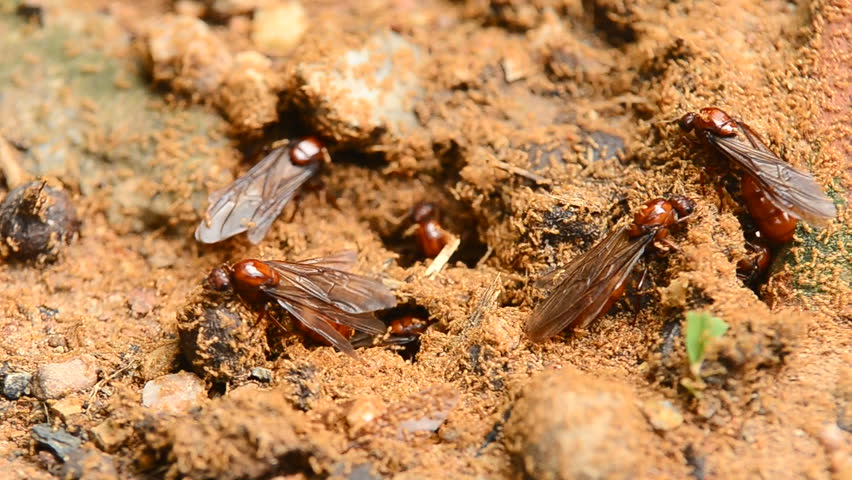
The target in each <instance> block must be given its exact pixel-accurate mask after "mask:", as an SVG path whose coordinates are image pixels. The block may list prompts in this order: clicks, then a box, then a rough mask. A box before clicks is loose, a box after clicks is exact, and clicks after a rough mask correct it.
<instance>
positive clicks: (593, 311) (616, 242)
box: [524, 228, 654, 342]
mask: <svg viewBox="0 0 852 480" xmlns="http://www.w3.org/2000/svg"><path fill="white" fill-rule="evenodd" d="M653 238H654V234H653V233H649V234H647V235H645V236H642V237H639V238H635V239H632V238H630V237H629V236H628V235H627V229H625V228H622V229H619V230H615V231H613V232H612V233H610V234H609V235H607V236H606V237H605V238H604V239H603V240H601V241H600V242H598V244H596V245H595V246H594V247H592V248H591V250H589V251H588V252H586V253H584V254H582V255H580V256H578V257H577V258H575V259H573V260H572V261H571V263H569V264H568V265H567V266H566V267H565V271H564V273H563V274H562V275H559V278H561V281H560V283H559V284H558V285H556V286H555V288H554V289H553V290H552V291H551V293H550V295H549V296H548V297H547V298H546V299H545V300H544V301H543V302H542V303H541V304H540V305H539V306H538V307H536V309H535V310H534V311H533V313H532V315H531V316H530V318H529V320H527V324H526V326H525V327H524V331H525V332H526V333H527V335H528V336H529V337H530V339H532V340H533V341H536V342H538V341H542V340H546V339H548V338H550V337H552V336H553V335H556V334H557V333H559V332H560V331H562V330H564V329H565V328H567V327H569V326H572V325H580V326H586V325H588V324H589V322H591V321H592V320H594V319H595V318H597V316H598V315H599V314H600V313H601V310H602V309H603V307H604V306H605V305H606V304H607V302H608V300H609V298H610V296H611V295H612V293H613V292H614V291H615V290H616V289H617V288H618V287H619V286H620V285H621V284H622V283H623V282H624V281H625V279H626V278H627V275H629V274H630V271H631V270H632V269H633V266H634V265H636V262H638V261H639V258H640V257H641V256H642V253H644V252H645V248H646V247H647V246H648V244H649V243H651V241H652V240H653Z"/></svg>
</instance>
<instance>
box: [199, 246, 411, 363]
mask: <svg viewBox="0 0 852 480" xmlns="http://www.w3.org/2000/svg"><path fill="white" fill-rule="evenodd" d="M354 261H355V253H354V252H342V253H339V254H336V255H332V256H328V257H321V258H312V259H308V260H302V261H298V262H284V261H265V260H255V259H248V260H242V261H240V262H237V263H236V264H234V265H233V266H231V267H228V266H221V267H218V268H216V269H214V270H213V271H212V272H210V275H209V276H208V277H207V281H206V285H207V286H208V288H212V289H214V290H217V291H225V290H228V289H232V290H233V291H234V292H235V293H236V294H237V295H239V297H240V298H241V299H242V300H243V301H244V302H245V303H246V304H247V305H249V306H250V307H252V308H254V309H255V310H258V311H260V312H261V317H262V316H263V314H264V313H265V312H266V309H267V308H268V307H269V304H270V303H276V304H278V305H279V306H280V307H282V308H283V309H284V310H286V311H287V312H288V313H289V314H290V315H291V316H292V317H293V319H294V320H295V321H296V322H297V323H299V324H300V325H299V328H300V329H304V331H306V332H310V333H311V337H312V338H315V339H320V340H321V341H323V342H324V343H327V344H330V345H333V346H334V347H336V348H337V349H339V350H341V351H343V352H344V353H346V354H348V355H350V356H353V357H355V349H354V348H353V347H352V345H351V344H350V343H349V340H348V338H349V337H350V336H351V335H352V333H353V332H354V330H358V331H361V332H364V333H368V334H371V335H382V334H383V333H384V332H385V330H386V327H385V324H384V323H382V322H381V321H380V320H378V319H377V318H375V317H374V316H373V313H372V312H375V311H377V310H384V309H387V308H392V307H394V306H396V297H394V295H393V293H392V292H391V291H390V290H389V289H388V288H387V287H385V286H384V284H382V282H380V281H378V280H373V279H369V278H367V277H363V276H360V275H356V274H354V273H350V272H349V269H350V268H351V266H352V264H353V263H354Z"/></svg>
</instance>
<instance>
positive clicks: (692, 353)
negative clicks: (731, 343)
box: [685, 311, 728, 377]
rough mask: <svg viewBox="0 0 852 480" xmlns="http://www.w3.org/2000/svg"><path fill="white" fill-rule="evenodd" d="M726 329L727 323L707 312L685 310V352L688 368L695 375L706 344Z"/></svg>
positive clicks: (699, 366)
mask: <svg viewBox="0 0 852 480" xmlns="http://www.w3.org/2000/svg"><path fill="white" fill-rule="evenodd" d="M727 331H728V324H727V323H725V321H724V320H722V319H721V318H719V317H714V316H713V315H711V314H709V313H707V312H693V311H690V312H686V333H685V335H686V354H687V356H688V357H689V368H690V370H691V371H692V374H693V375H695V376H696V377H697V376H698V372H699V371H700V370H701V363H702V362H703V361H704V352H705V351H706V350H707V345H709V344H710V342H712V341H713V340H715V339H717V338H719V337H721V336H722V335H724V334H725V332H727Z"/></svg>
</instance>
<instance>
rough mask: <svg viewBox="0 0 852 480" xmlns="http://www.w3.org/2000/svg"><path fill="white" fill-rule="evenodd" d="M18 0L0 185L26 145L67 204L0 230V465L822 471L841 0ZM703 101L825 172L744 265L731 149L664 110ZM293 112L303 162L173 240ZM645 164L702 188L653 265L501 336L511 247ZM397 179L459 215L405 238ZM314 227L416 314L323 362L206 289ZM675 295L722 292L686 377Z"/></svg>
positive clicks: (826, 468)
mask: <svg viewBox="0 0 852 480" xmlns="http://www.w3.org/2000/svg"><path fill="white" fill-rule="evenodd" d="M19 3H20V2H17V1H4V2H0V58H3V62H2V64H0V85H2V89H0V171H2V174H3V175H2V179H3V184H2V186H3V189H4V192H3V193H4V194H5V193H6V192H8V191H11V190H13V189H14V188H15V187H18V186H20V185H23V184H25V183H26V182H27V181H29V180H32V179H36V178H48V179H49V185H51V188H55V189H57V190H60V191H65V192H66V193H67V194H68V195H69V196H70V199H71V203H72V204H73V206H74V209H75V210H76V217H77V219H78V220H79V232H77V233H75V232H69V234H68V235H65V234H64V233H63V232H65V230H67V229H72V230H73V227H72V226H70V225H71V223H68V224H67V225H66V224H62V225H65V226H62V225H60V227H58V228H62V229H65V230H63V232H59V233H56V234H55V235H54V236H52V237H49V239H50V241H49V242H48V243H49V248H50V252H49V253H50V254H49V255H46V256H41V257H38V258H34V259H21V258H16V255H15V248H14V245H12V244H9V243H8V242H7V245H8V246H9V247H10V248H5V247H6V245H4V250H3V251H4V255H5V256H6V260H5V261H4V263H2V264H0V285H2V287H0V312H2V315H0V332H2V341H0V345H2V349H0V376H2V378H3V380H4V382H3V387H4V391H3V396H2V397H0V415H2V420H3V421H2V426H0V431H2V434H0V477H2V478H50V477H51V476H54V475H55V476H60V477H69V478H116V477H117V478H139V479H144V478H196V479H199V478H226V479H228V478H233V479H236V478H264V479H272V478H276V479H278V478H281V479H283V478H288V479H289V478H293V479H295V478H350V479H369V478H399V479H415V478H447V477H450V478H542V479H544V478H560V479H562V478H577V479H580V478H582V479H591V478H696V479H703V478H707V479H715V478H720V479H721V478H726V479H727V478H837V479H840V478H852V447H850V445H852V442H850V436H852V349H850V347H852V330H850V321H852V302H850V301H849V298H850V294H852V255H850V245H852V242H851V241H850V240H852V233H850V227H851V226H852V215H850V213H849V210H848V209H847V205H848V202H849V200H850V195H849V188H850V182H852V148H850V142H849V138H850V133H852V113H850V112H852V108H850V107H852V88H850V83H849V78H850V65H852V38H850V31H852V29H851V28H850V24H852V6H850V4H849V3H848V2H844V1H811V2H784V1H776V0H771V1H763V2H752V1H747V0H740V1H732V2H709V1H695V2H663V1H650V0H648V1H646V0H588V1H582V2H581V1H580V0H574V1H572V0H561V1H560V0H533V1H529V2H520V1H517V2H516V1H513V0H501V1H498V0H490V1H489V0H469V1H456V2H446V1H425V2H410V1H404V0H377V1H371V2H334V1H320V2H303V3H299V2H297V1H293V2H291V1H276V0H207V1H197V2H196V1H185V0H184V1H178V2H170V1H168V0H160V1H148V2H128V1H125V2H121V1H117V2H107V1H99V0H95V1H72V2H60V1H53V0H44V1H43V2H32V3H27V4H26V7H27V8H22V5H21V4H19ZM352 3H358V4H359V5H358V6H353V5H351V4H352ZM35 4H38V6H39V7H40V8H35V7H34V5H35ZM711 105H715V106H719V107H721V108H723V109H725V110H726V111H728V112H729V113H731V114H733V115H736V116H738V117H740V118H742V119H743V120H745V121H747V122H748V123H749V124H750V125H751V126H752V128H754V129H755V130H756V131H758V132H760V134H761V135H762V136H763V137H764V139H765V140H766V141H767V143H768V144H769V145H770V147H771V148H772V149H773V150H774V151H776V152H777V153H778V154H779V155H781V156H782V157H783V158H785V159H786V160H787V161H788V162H790V163H792V164H793V165H795V166H797V167H798V168H802V169H806V170H808V171H810V172H812V173H813V175H814V176H815V177H816V179H817V180H818V182H819V183H820V184H821V185H823V186H825V187H826V190H827V192H828V193H829V196H830V197H831V198H832V199H833V200H834V202H835V203H836V204H837V205H838V211H839V214H838V218H837V219H836V220H835V221H834V222H833V223H832V224H831V225H830V226H828V227H827V228H826V229H823V230H816V229H811V228H808V227H807V226H804V225H800V226H799V228H798V230H797V233H796V237H795V239H794V241H793V242H791V243H790V244H789V245H786V246H784V247H782V248H780V249H778V251H776V252H775V253H776V255H775V259H774V262H773V264H772V266H771V268H770V272H769V276H768V279H767V280H766V281H765V282H763V283H762V284H761V285H759V286H757V288H755V289H754V290H752V289H749V288H748V287H746V286H744V285H743V284H742V283H741V282H739V281H738V280H737V278H736V272H735V270H736V263H737V260H739V259H740V258H742V257H743V256H744V255H745V247H744V237H743V222H744V221H747V218H746V217H747V214H746V212H744V210H743V208H742V207H741V204H742V202H741V198H740V197H739V193H738V189H737V187H736V186H737V184H738V182H737V177H736V175H734V176H730V178H729V179H728V180H730V181H729V182H727V183H730V184H732V185H733V187H732V188H729V189H728V191H727V192H726V193H725V194H724V196H723V198H722V202H721V204H722V208H721V210H720V208H719V207H720V200H719V197H718V196H717V195H716V186H715V185H714V184H712V183H711V180H710V179H711V178H712V177H711V175H709V174H708V170H712V169H713V168H714V167H716V168H717V169H718V167H720V166H721V167H725V165H726V164H724V163H723V162H720V161H719V160H718V158H717V157H715V156H714V154H713V153H712V152H711V151H710V150H709V149H708V148H707V147H706V146H702V145H698V144H696V143H695V142H692V141H690V140H689V139H687V138H686V136H685V135H684V134H683V133H682V132H681V131H679V129H678V127H677V125H676V124H675V123H673V122H672V121H673V120H675V119H677V118H678V117H679V116H680V115H682V114H683V113H685V112H687V111H694V110H696V109H698V108H701V107H705V106H711ZM305 134H316V135H319V136H321V137H322V138H323V139H324V140H325V141H326V142H327V143H328V145H329V149H330V152H331V156H332V159H333V161H332V163H331V165H328V166H326V167H324V169H323V170H322V171H321V173H320V174H319V175H318V178H317V179H316V181H315V182H312V183H311V185H309V186H307V187H306V188H304V189H303V191H302V192H301V193H300V195H299V196H298V198H297V199H296V200H295V201H294V202H292V203H291V204H290V205H289V206H288V207H287V208H286V209H285V211H284V213H283V214H282V215H281V217H280V219H279V220H278V221H276V222H275V224H274V225H273V227H272V229H271V230H270V233H269V234H268V235H267V236H266V238H265V239H264V241H263V242H262V243H261V244H260V245H257V246H254V245H251V244H250V243H249V242H248V241H247V240H246V239H245V238H244V236H238V237H235V238H233V239H230V240H227V241H224V242H222V243H220V244H217V245H214V246H208V245H200V244H198V243H196V242H195V240H194V238H193V231H194V229H195V226H196V225H197V223H198V222H199V220H200V218H201V215H202V214H203V212H204V210H205V208H206V206H207V195H208V193H209V192H210V191H213V190H215V189H218V188H221V187H223V186H225V185H227V184H228V183H229V182H231V181H232V180H233V179H234V178H235V177H236V176H238V175H240V174H242V173H244V172H245V171H246V170H248V168H250V167H251V165H253V163H254V162H256V161H257V160H258V159H259V158H260V155H261V152H262V149H263V147H264V146H266V145H268V144H271V143H272V142H274V141H277V140H280V139H285V138H294V137H297V136H300V135H305ZM708 167H709V168H708ZM670 193H676V194H682V195H687V196H689V197H691V198H693V199H695V200H696V201H697V203H698V210H697V212H696V214H695V215H693V217H692V218H691V219H690V221H689V222H688V223H687V224H686V225H685V226H684V228H682V229H680V230H678V231H677V233H676V234H675V235H674V237H673V241H674V242H675V243H676V244H677V245H678V247H679V248H680V251H679V252H672V253H670V254H668V255H660V256H653V257H651V258H650V260H649V262H648V267H649V279H650V281H651V284H652V287H653V288H650V289H649V292H650V293H648V294H646V295H643V296H641V297H639V298H638V299H636V301H634V297H633V296H630V295H628V297H627V299H626V300H627V301H625V302H621V303H619V304H618V305H617V306H616V307H615V308H614V309H613V311H612V312H610V314H608V315H606V316H603V317H602V318H600V319H599V320H597V321H595V322H594V323H592V324H591V325H590V326H589V327H588V328H587V329H585V330H577V331H574V332H567V333H566V334H565V335H563V336H561V337H558V338H555V339H551V340H549V341H547V342H544V343H541V344H533V343H531V342H529V341H528V340H527V339H526V338H525V337H524V336H523V334H522V328H523V324H524V322H525V321H526V319H527V318H528V317H529V315H530V313H531V311H532V308H533V307H534V305H535V304H536V302H538V301H539V300H540V299H541V293H540V292H538V291H537V289H536V288H535V286H534V279H535V278H536V277H537V275H538V274H539V273H540V272H544V271H547V270H549V269H552V268H553V267H555V266H558V265H564V264H565V263H567V262H568V261H569V260H570V259H571V258H573V257H574V256H576V255H577V254H579V253H580V252H583V251H585V250H587V249H588V248H590V247H591V246H592V245H593V244H594V243H595V242H596V241H597V240H598V239H599V238H601V237H602V236H603V235H604V234H605V233H606V232H607V231H609V230H610V229H612V228H616V227H617V226H619V225H623V224H624V223H625V222H626V221H628V220H629V215H630V214H631V213H630V212H632V211H634V210H635V208H636V207H637V206H638V205H640V204H641V203H642V202H644V201H646V200H648V199H650V198H653V197H656V196H662V195H666V194H670ZM421 200H429V201H432V202H435V203H436V204H437V205H438V207H439V208H440V223H441V226H442V228H443V229H444V230H446V231H448V232H450V233H452V234H453V235H455V236H457V237H458V238H459V239H460V244H459V248H458V250H457V251H456V252H455V255H454V256H453V257H452V258H451V259H450V261H449V262H448V263H447V264H446V265H445V266H444V268H443V269H441V270H440V271H438V272H436V273H432V272H427V269H428V268H429V266H430V265H431V263H432V260H431V259H426V258H424V257H423V256H422V255H421V254H420V253H419V252H418V251H417V249H416V243H415V239H414V237H413V236H412V235H411V231H412V230H411V223H410V220H408V219H407V213H408V211H409V209H411V207H412V206H413V205H414V204H415V203H417V202H418V201H421ZM0 210H2V209H0ZM51 212H52V211H51ZM51 215H53V213H51ZM73 223H74V225H76V222H73ZM65 240H69V243H68V244H67V245H65V242H64V241H65ZM57 242H59V243H57ZM343 249H355V250H357V251H358V265H357V267H356V271H357V272H359V273H361V274H364V275H368V276H372V277H379V278H382V279H384V281H385V283H386V284H387V285H389V286H391V287H392V288H393V289H394V291H395V293H396V295H397V298H398V300H399V306H398V307H397V308H396V309H394V310H393V311H389V312H383V313H382V314H381V318H382V319H383V320H386V321H391V320H392V319H394V318H398V317H399V316H401V315H411V314H414V315H418V316H420V317H422V318H426V319H429V320H431V321H432V322H433V323H432V324H431V326H430V327H429V328H428V330H427V331H426V332H425V333H424V334H423V335H422V336H421V337H420V339H419V343H418V344H417V345H409V346H408V347H407V348H406V349H405V350H400V349H398V348H392V347H388V346H374V347H369V348H361V349H359V350H358V352H359V356H360V358H361V359H362V360H363V361H362V362H359V361H354V360H353V359H351V358H349V357H347V356H345V355H342V354H341V353H339V352H336V351H335V350H334V349H332V348H330V347H326V346H322V345H318V344H317V343H315V342H312V341H311V340H309V339H305V338H304V337H303V336H300V335H298V334H297V332H295V331H291V330H292V329H287V330H282V329H281V328H280V327H279V326H278V324H276V323H273V322H272V320H274V319H277V320H280V322H281V323H282V324H283V325H285V326H286V325H289V323H288V320H287V319H286V317H284V316H283V314H281V313H280V312H273V313H272V314H271V318H270V319H267V320H263V321H261V322H258V320H257V316H256V315H255V314H254V313H253V312H252V311H250V310H249V309H248V308H246V306H245V305H243V304H242V303H241V302H240V301H239V300H238V299H236V298H234V297H227V296H224V297H223V296H221V295H219V296H217V295H211V294H210V292H209V291H206V290H204V289H203V288H202V281H203V279H204V278H205V277H206V276H207V274H208V272H209V271H210V270H211V269H212V268H213V267H215V266H217V265H220V264H221V263H223V262H234V261H238V260H240V259H243V258H249V257H255V258H264V259H287V260H294V259H301V258H308V257H311V256H314V255H323V254H328V253H332V252H336V251H339V250H343ZM57 251H58V253H57ZM54 257H57V258H56V259H54ZM54 260H55V261H54ZM636 305H638V307H639V308H638V310H636V311H635V312H634V309H635V306H636ZM690 310H705V311H710V312H712V313H713V314H714V315H716V316H718V317H720V318H722V319H724V320H725V321H726V322H727V323H728V324H729V325H730V330H729V331H728V332H727V333H726V334H725V335H724V336H723V337H722V338H721V339H719V341H718V342H716V343H715V344H714V345H713V346H712V347H711V348H710V351H709V352H708V355H707V359H706V361H705V364H704V367H703V369H702V371H701V375H700V376H701V378H700V379H695V378H693V377H692V374H691V373H690V370H689V364H688V361H687V355H686V351H685V347H684V339H683V323H684V314H685V312H687V311H690ZM214 327H215V329H214ZM202 328H206V329H207V330H205V332H207V333H204V335H209V336H208V337H204V338H203V340H205V341H206V343H205V342H202V341H200V340H199V338H200V337H199V336H198V335H196V334H197V333H198V332H200V331H201V330H199V329H202ZM210 331H213V332H214V334H212V335H211V334H210V333H209V332H210ZM186 332H190V335H189V337H187V336H186V335H187V334H186ZM193 335H194V336H193ZM187 338H189V340H187ZM199 345H202V346H201V347H199ZM418 345H419V346H418ZM198 348H202V349H205V350H204V351H205V353H206V354H210V355H213V356H214V357H215V358H214V360H215V361H213V360H206V359H208V357H204V358H203V359H202V360H199V359H198V358H196V357H192V352H193V351H195V350H194V349H198ZM196 353H197V352H196ZM69 361H71V362H74V363H71V364H67V365H64V362H69ZM56 364H63V365H64V366H63V365H59V366H57V365H56ZM69 365H70V366H69ZM258 369H261V370H258ZM181 371H183V372H192V373H191V374H181V375H179V376H169V377H166V376H167V375H172V374H175V373H177V372H181ZM20 374H28V375H32V376H33V377H32V378H31V379H30V378H29V377H28V376H26V375H24V376H21V375H20ZM22 379H23V380H22ZM684 380H686V384H687V385H695V384H697V383H700V384H701V385H702V386H701V387H700V388H697V389H696V388H690V389H688V388H685V387H684ZM698 380H700V382H699V381H698ZM15 382H22V383H20V384H16V383H15ZM149 382H153V383H149ZM167 382H172V383H167ZM690 382H691V383H690ZM16 385H18V386H19V387H20V388H18V387H16ZM146 385H149V386H161V387H162V389H161V390H160V391H159V393H157V394H154V393H150V392H151V390H148V389H147V388H146ZM13 387H14V388H13ZM15 388H18V393H17V394H11V393H14V392H13V390H15ZM143 391H145V392H147V393H145V394H144V395H143ZM149 394H150V395H153V397H148V396H147V395H149ZM155 397H156V398H158V399H159V400H160V401H159V402H154V401H153V400H152V398H155ZM143 398H146V399H147V400H145V401H144V403H145V404H146V405H147V406H146V405H143ZM152 402H153V403H152ZM45 424H46V425H47V426H45ZM48 427H52V428H48Z"/></svg>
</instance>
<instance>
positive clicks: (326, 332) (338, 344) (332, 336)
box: [278, 300, 358, 359]
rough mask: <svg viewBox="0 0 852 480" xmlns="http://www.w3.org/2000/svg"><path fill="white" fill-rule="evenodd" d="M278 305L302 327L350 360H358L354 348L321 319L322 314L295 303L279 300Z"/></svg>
mask: <svg viewBox="0 0 852 480" xmlns="http://www.w3.org/2000/svg"><path fill="white" fill-rule="evenodd" d="M278 303H279V304H280V305H281V307H283V308H284V309H285V310H287V312H289V313H290V315H292V316H293V318H295V319H296V321H299V322H302V324H303V325H305V326H306V327H308V328H310V329H311V330H312V331H314V332H316V333H318V334H319V335H320V336H322V338H324V339H326V340H328V342H329V343H331V345H332V346H334V347H335V348H337V349H338V350H340V351H341V352H343V353H345V354H346V355H349V356H350V357H352V358H356V359H357V358H358V355H357V354H356V353H355V348H354V347H353V346H352V344H351V343H349V340H347V339H346V337H344V336H343V335H341V334H340V332H338V331H337V330H335V329H334V327H332V326H331V324H330V323H328V321H326V319H324V318H323V315H322V314H320V313H319V312H317V311H315V310H313V309H311V308H307V307H304V306H302V305H299V304H297V303H291V302H285V301H281V300H279V301H278Z"/></svg>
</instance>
